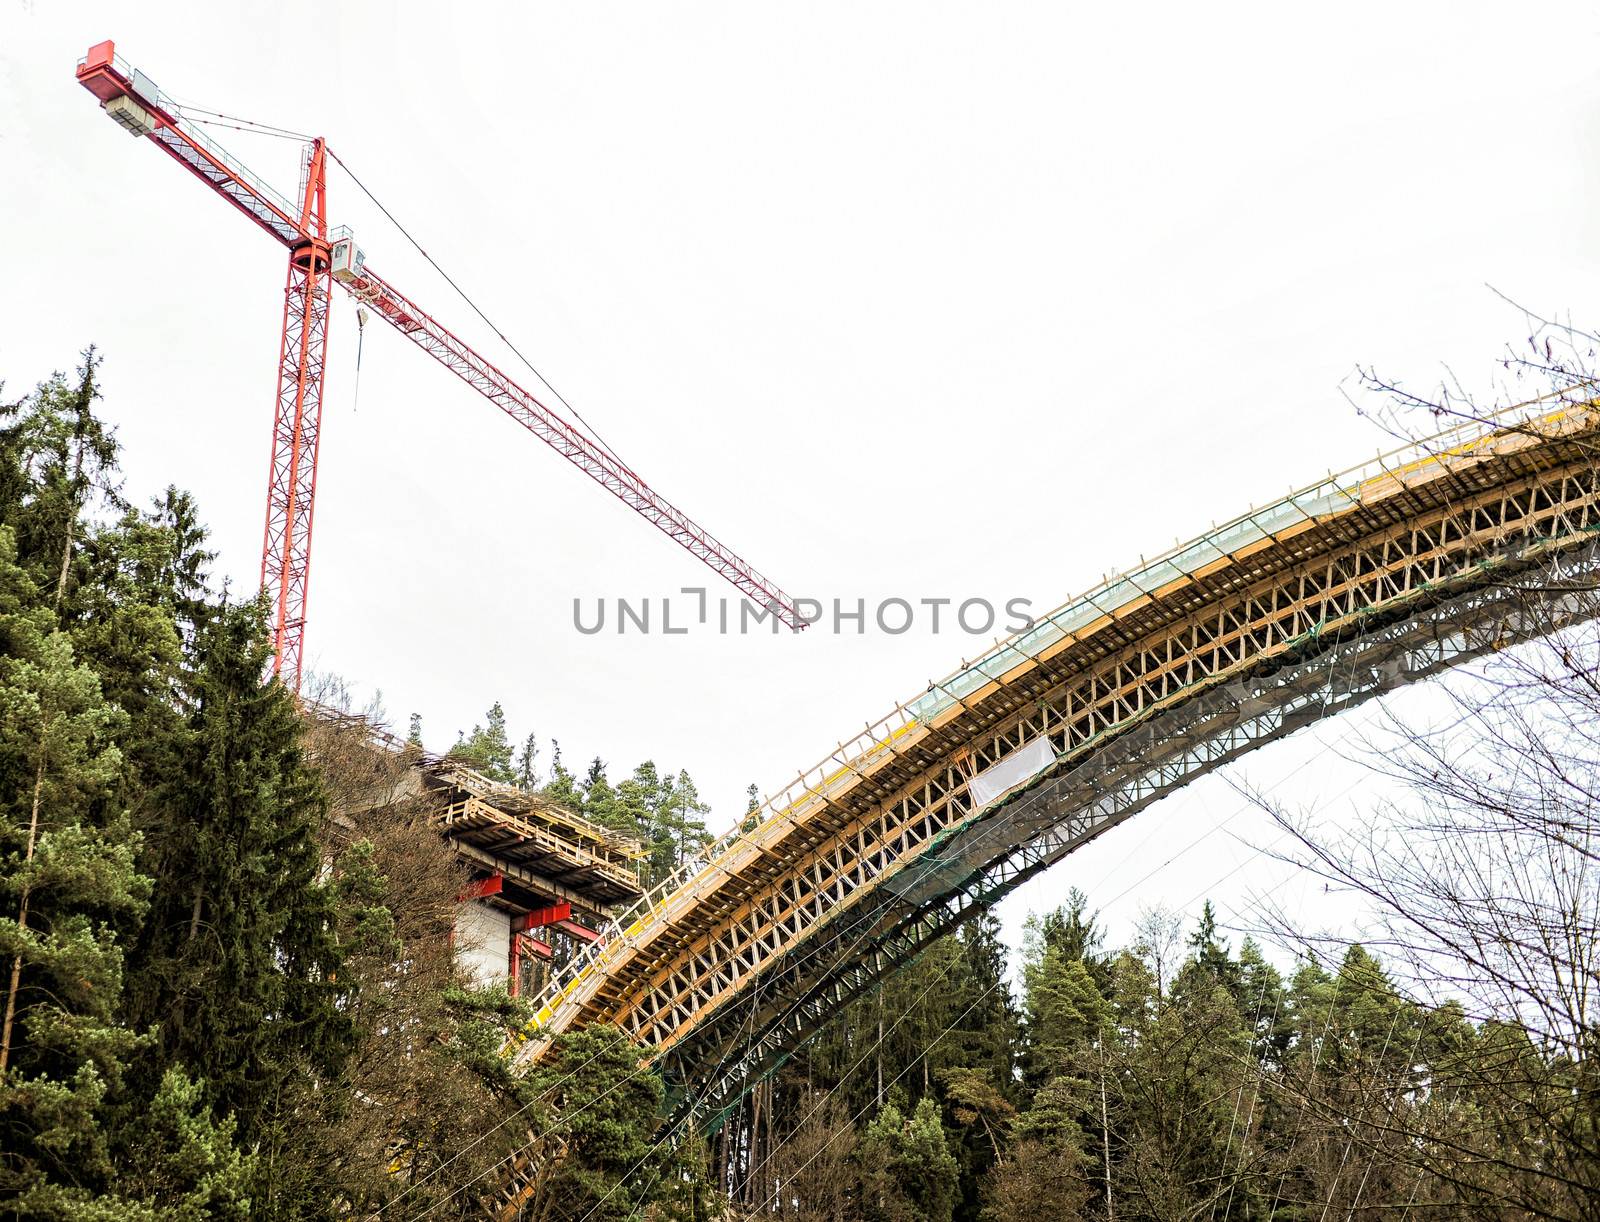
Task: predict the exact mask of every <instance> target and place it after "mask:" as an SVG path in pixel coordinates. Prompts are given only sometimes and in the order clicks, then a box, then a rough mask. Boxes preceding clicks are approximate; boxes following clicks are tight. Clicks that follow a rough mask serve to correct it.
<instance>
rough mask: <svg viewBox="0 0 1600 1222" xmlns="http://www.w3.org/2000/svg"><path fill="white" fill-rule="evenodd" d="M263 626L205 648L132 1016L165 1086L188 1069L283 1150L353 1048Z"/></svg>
mask: <svg viewBox="0 0 1600 1222" xmlns="http://www.w3.org/2000/svg"><path fill="white" fill-rule="evenodd" d="M263 614H264V613H263V608H262V606H261V605H260V604H258V603H252V604H245V605H236V606H232V607H224V608H222V609H220V610H219V611H218V612H217V614H216V615H215V616H214V617H213V619H212V620H211V622H210V623H208V624H207V625H206V626H205V627H204V629H203V630H202V632H201V633H200V636H199V638H198V640H197V642H196V653H197V661H196V666H195V669H194V672H193V674H192V676H191V677H190V681H189V689H188V693H187V701H188V704H189V706H190V708H191V709H192V712H191V714H190V716H189V717H188V719H187V724H186V726H185V728H184V734H183V740H182V746H181V750H180V752H179V770H178V772H177V773H176V774H175V775H174V776H173V777H172V778H171V780H170V782H169V783H168V784H167V785H166V786H164V787H163V790H162V794H161V805H162V807H163V809H164V811H165V812H166V818H167V820H168V823H169V826H170V827H171V829H172V830H173V834H171V835H169V836H166V837H164V838H163V839H162V840H161V842H160V843H159V844H158V845H157V846H155V847H154V850H153V851H152V853H150V854H149V861H150V869H151V872H152V873H153V874H154V876H155V878H156V882H157V887H156V894H155V898H154V901H153V902H152V904H151V908H150V913H149V916H148V918H147V920H146V922H145V927H144V931H143V934H142V936H141V938H140V939H139V942H138V943H137V946H136V949H135V952H134V954H133V955H132V957H131V959H132V962H131V969H132V970H131V972H130V981H129V1002H128V1013H129V1015H130V1018H132V1019H133V1021H135V1022H136V1023H137V1024H139V1025H140V1026H141V1027H143V1026H150V1027H154V1028H155V1029H156V1030H157V1032H158V1043H157V1048H156V1050H155V1052H154V1054H153V1055H152V1056H151V1057H150V1059H149V1067H148V1071H147V1072H148V1076H149V1078H150V1079H151V1080H152V1081H153V1082H159V1081H160V1080H161V1079H162V1077H163V1076H164V1075H165V1073H166V1071H167V1069H168V1068H170V1067H172V1066H174V1065H184V1066H187V1067H188V1068H189V1070H190V1071H191V1072H192V1073H194V1074H196V1075H197V1076H198V1077H199V1078H200V1079H202V1080H203V1081H204V1082H205V1085H206V1090H207V1092H208V1097H209V1098H210V1099H211V1100H212V1101H213V1103H214V1104H215V1105H216V1107H217V1108H218V1110H219V1113H228V1112H231V1113H234V1114H235V1115H236V1116H237V1119H238V1124H239V1131H240V1136H241V1138H242V1139H243V1140H245V1141H246V1142H249V1143H251V1144H253V1145H261V1146H263V1147H264V1148H266V1149H267V1150H269V1151H271V1150H272V1149H274V1147H275V1143H279V1142H283V1141H287V1140H289V1138H290V1137H292V1135H293V1132H294V1128H295V1123H296V1122H295V1118H294V1116H293V1114H292V1108H293V1101H294V1098H295V1095H296V1090H295V1089H294V1087H295V1086H296V1084H299V1085H302V1086H305V1087H314V1086H315V1084H316V1083H318V1082H326V1081H330V1080H332V1079H334V1078H335V1076H336V1075H337V1074H338V1072H339V1068H340V1065H341V1063H342V1060H343V1057H344V1054H345V1051H346V1049H347V1047H348V1042H349V1038H350V1033H349V1030H348V1024H347V1020H346V1018H345V1017H344V1016H343V1014H342V1013H341V1008H340V985H339V984H338V983H337V972H338V967H339V962H340V952H339V948H338V945H337V943H336V940H335V933H334V908H333V895H332V892H331V889H330V888H329V887H328V886H327V885H326V884H325V883H324V882H323V881H322V879H321V874H322V854H321V851H320V849H319V847H318V844H317V841H316V839H315V833H316V830H317V828H318V825H319V822H320V820H321V818H322V814H323V798H322V793H321V789H320V786H319V784H318V782H317V780H316V778H315V777H314V776H313V774H312V773H311V772H310V770H309V769H308V768H307V766H306V764H305V761H304V759H303V758H302V756H301V751H300V747H299V735H300V726H299V717H298V713H297V711H296V709H295V705H294V701H293V699H292V697H291V696H290V695H289V694H288V692H287V691H285V690H284V689H283V688H282V687H281V686H280V685H279V684H278V683H277V682H275V681H274V682H270V683H268V682H263V681H262V678H261V676H262V674H263V673H264V670H265V666H266V662H267V657H268V653H267V644H266V631H265V625H264V618H263ZM279 1182H281V1181H277V1180H275V1181H274V1183H273V1184H268V1185H266V1186H265V1188H266V1193H265V1196H266V1200H267V1203H268V1204H269V1205H270V1201H271V1196H272V1191H273V1190H274V1188H275V1186H276V1185H277V1184H278V1183H279Z"/></svg>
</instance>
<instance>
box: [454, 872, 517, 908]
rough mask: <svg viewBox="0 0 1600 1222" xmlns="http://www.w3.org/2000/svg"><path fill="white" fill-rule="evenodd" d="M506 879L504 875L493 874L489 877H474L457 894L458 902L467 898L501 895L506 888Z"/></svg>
mask: <svg viewBox="0 0 1600 1222" xmlns="http://www.w3.org/2000/svg"><path fill="white" fill-rule="evenodd" d="M505 885H506V880H505V877H504V876H503V875H500V874H491V875H489V877H488V878H479V879H474V880H473V881H472V882H470V883H468V884H467V885H466V886H465V887H463V888H462V890H461V894H459V895H457V896H456V902H457V903H465V902H466V901H467V900H481V899H483V898H484V897H485V896H489V895H499V894H500V892H501V891H502V890H504V889H505Z"/></svg>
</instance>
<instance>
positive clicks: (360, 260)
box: [332, 231, 367, 284]
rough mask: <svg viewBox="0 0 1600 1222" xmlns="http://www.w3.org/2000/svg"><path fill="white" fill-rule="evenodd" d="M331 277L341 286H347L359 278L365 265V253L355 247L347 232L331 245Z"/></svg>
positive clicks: (354, 242) (353, 240)
mask: <svg viewBox="0 0 1600 1222" xmlns="http://www.w3.org/2000/svg"><path fill="white" fill-rule="evenodd" d="M332 263H333V277H334V279H335V280H337V281H339V283H341V284H349V283H351V282H352V281H354V280H359V279H360V278H361V274H362V269H364V268H365V267H366V265H367V252H366V251H364V250H362V249H361V247H359V246H357V245H356V241H355V239H354V238H353V237H351V236H350V234H349V231H346V232H345V235H344V236H343V237H341V238H339V239H338V240H337V241H335V242H334V244H333V256H332Z"/></svg>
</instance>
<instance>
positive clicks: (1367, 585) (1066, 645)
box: [524, 403, 1600, 1055]
mask: <svg viewBox="0 0 1600 1222" xmlns="http://www.w3.org/2000/svg"><path fill="white" fill-rule="evenodd" d="M1597 425H1600V413H1597V411H1596V407H1595V405H1594V404H1587V403H1586V404H1579V405H1573V406H1570V407H1568V408H1566V409H1564V410H1562V411H1559V412H1556V413H1553V414H1551V415H1550V416H1548V417H1546V418H1544V419H1541V420H1539V421H1537V422H1536V424H1535V425H1532V426H1529V425H1521V426H1518V427H1516V428H1512V429H1505V430H1502V431H1499V432H1496V433H1492V434H1489V435H1487V436H1485V437H1480V438H1476V439H1473V440H1472V441H1471V442H1470V444H1466V445H1460V446H1455V447H1452V448H1451V449H1449V450H1448V451H1446V452H1444V453H1440V454H1432V455H1424V456H1422V457H1421V458H1418V459H1414V460H1411V461H1408V462H1406V463H1404V464H1401V465H1397V466H1395V467H1393V468H1392V469H1384V470H1380V471H1379V472H1378V473H1377V474H1375V475H1374V476H1371V477H1369V478H1366V479H1364V480H1362V481H1360V483H1359V484H1357V485H1356V486H1354V487H1351V488H1346V489H1339V490H1338V493H1339V495H1338V496H1337V497H1334V498H1331V499H1332V500H1334V501H1335V502H1336V507H1335V508H1333V509H1331V510H1329V511H1327V512H1316V511H1312V512H1307V513H1305V514H1303V515H1302V516H1301V517H1300V518H1299V519H1298V520H1295V521H1292V522H1289V523H1287V524H1278V525H1275V526H1274V528H1273V529H1271V530H1269V531H1265V532H1263V533H1261V534H1260V536H1259V537H1258V538H1255V539H1253V540H1251V541H1249V542H1248V543H1246V544H1244V545H1243V546H1240V547H1238V548H1236V549H1234V550H1232V551H1229V552H1227V553H1226V554H1222V555H1219V556H1218V557H1217V558H1216V559H1215V560H1214V561H1212V562H1210V563H1208V564H1205V565H1202V566H1199V567H1197V568H1195V569H1194V570H1193V571H1190V572H1185V573H1182V574H1180V575H1177V576H1175V577H1174V578H1173V579H1172V580H1170V581H1167V582H1166V583H1164V584H1162V585H1160V586H1158V587H1154V588H1149V589H1145V590H1142V591H1140V592H1139V594H1138V596H1137V597H1134V598H1131V599H1125V600H1124V601H1122V602H1121V603H1120V605H1117V606H1115V607H1112V608H1109V609H1108V610H1107V612H1106V613H1105V614H1104V615H1102V616H1099V617H1098V618H1096V619H1094V620H1093V621H1091V622H1089V623H1087V624H1085V625H1083V626H1081V627H1078V628H1077V629H1076V630H1074V631H1072V632H1070V633H1067V634H1065V635H1063V636H1062V637H1061V638H1060V639H1059V640H1056V641H1054V642H1052V643H1049V644H1048V645H1046V646H1044V647H1043V648H1040V649H1039V650H1037V651H1036V652H1033V653H1031V654H1028V655H1026V656H1022V657H1020V658H1019V659H1018V660H1017V664H1016V665H1014V666H1012V667H1011V668H1010V669H1009V670H1007V671H1006V672H1005V673H1002V674H995V675H992V677H991V676H983V677H982V678H983V681H982V682H981V683H980V684H978V685H976V686H975V687H973V688H972V690H969V691H965V692H963V693H961V694H960V695H959V698H957V699H954V700H950V701H948V702H946V704H947V707H945V708H943V709H942V710H937V711H935V712H933V713H932V714H931V715H929V716H927V717H926V718H925V719H918V720H917V722H916V724H914V725H911V726H909V727H907V728H906V729H905V730H904V731H903V732H897V733H896V735H895V736H894V738H893V739H892V741H890V740H885V741H883V742H878V743H874V744H872V747H871V749H870V750H867V751H864V752H862V753H861V754H860V755H859V756H858V757H857V758H856V760H854V761H851V762H850V763H849V766H847V767H845V768H842V769H841V770H840V772H839V774H838V775H837V776H836V777H833V778H830V779H829V783H828V784H827V786H826V787H825V789H821V790H820V791H819V790H813V791H812V793H811V794H810V795H809V796H808V800H807V801H805V802H804V803H803V804H801V805H800V806H799V807H798V808H796V809H793V810H791V811H789V812H778V815H777V817H772V818H769V819H767V820H766V821H765V822H764V823H763V824H762V826H761V827H760V828H759V829H758V830H757V832H756V834H754V835H752V836H749V837H745V838H743V839H742V840H740V841H738V842H736V843H735V844H734V845H733V846H731V847H730V848H729V849H728V850H727V851H726V852H724V853H723V854H722V855H721V856H719V857H718V858H717V859H716V860H714V861H713V862H712V863H711V864H710V865H709V866H708V867H707V868H706V869H705V870H703V871H702V872H701V873H700V874H699V875H698V876H696V877H695V878H693V879H691V880H690V881H689V882H688V883H687V884H686V885H685V886H684V887H683V888H681V889H680V890H679V891H678V892H677V893H675V894H673V895H670V896H667V897H665V898H664V900H663V901H662V902H661V903H660V904H659V905H658V906H657V908H656V909H655V910H654V911H652V912H650V913H649V914H647V915H646V916H645V917H644V918H643V919H641V920H640V921H639V922H638V923H637V925H636V927H633V928H630V929H629V930H626V931H623V932H622V933H621V934H620V935H619V936H618V937H617V939H616V942H615V944H614V945H613V946H611V947H609V948H608V952H607V955H606V957H605V959H604V960H603V961H602V963H601V966H600V967H599V968H598V969H597V970H594V971H592V972H590V973H589V974H588V976H587V978H580V979H579V980H578V981H576V982H573V983H570V984H568V985H567V986H566V987H565V989H564V992H563V994H562V995H561V996H560V997H558V998H556V999H554V1005H553V1007H552V1011H551V1018H550V1021H549V1022H547V1024H546V1028H545V1032H543V1033H542V1034H548V1032H551V1031H555V1030H559V1029H562V1028H564V1027H565V1026H567V1025H570V1024H572V1023H574V1022H585V1021H610V1022H616V1023H619V1024H621V1025H622V1026H623V1027H624V1028H625V1029H627V1030H629V1031H630V1032H632V1033H633V1034H634V1035H635V1036H636V1037H637V1038H639V1039H640V1040H641V1041H642V1042H648V1043H651V1044H654V1045H656V1046H657V1047H658V1048H659V1049H661V1050H663V1051H669V1052H670V1050H671V1049H672V1048H673V1047H674V1045H676V1044H677V1043H678V1042H679V1041H681V1040H683V1039H684V1038H685V1037H686V1036H688V1035H689V1034H690V1033H692V1032H694V1031H695V1030H696V1028H697V1027H699V1026H700V1025H701V1024H704V1023H706V1022H707V1021H708V1020H709V1019H711V1018H712V1017H713V1016H714V1015H717V1014H718V1013H719V1012H721V1011H723V1010H724V1009H725V1008H726V1007H728V1006H729V1005H730V1004H731V1003H732V1002H733V1001H734V1000H735V999H737V998H739V997H740V996H741V994H742V993H743V991H745V990H746V989H748V988H749V986H750V984H751V982H752V981H754V980H756V979H757V978H759V977H760V976H761V975H762V973H764V972H766V971H768V970H770V969H771V968H772V967H773V965H774V964H775V963H777V962H780V961H782V960H783V959H784V957H785V956H788V955H790V954H791V953H792V952H793V951H794V950H795V949H796V948H797V947H799V946H800V945H802V944H803V943H804V942H805V940H806V939H807V938H809V937H811V936H812V935H814V934H815V933H816V932H817V931H818V930H819V929H821V928H823V927H824V926H826V925H828V924H829V923H830V922H835V921H838V920H839V919H840V918H841V917H843V916H846V915H847V914H849V913H850V912H851V910H852V908H854V907H855V906H856V905H857V904H859V903H861V902H862V901H863V900H864V899H866V898H867V897H870V896H872V895H873V894H874V893H875V892H877V891H878V889H879V888H881V887H883V886H884V885H885V884H886V883H889V882H891V881H892V880H893V879H894V878H895V877H896V875H897V874H899V873H900V872H901V871H903V870H905V869H906V868H907V867H908V866H911V865H912V864H913V863H915V862H916V861H917V860H918V859H919V857H921V856H922V855H923V854H924V853H925V852H926V851H927V849H928V848H929V846H930V845H933V844H935V843H936V842H938V840H939V839H940V838H941V837H943V836H945V835H947V834H949V833H950V832H951V831H952V829H955V828H958V827H960V826H961V825H962V824H963V822H964V821H966V820H968V819H970V818H971V817H972V816H973V815H974V814H975V813H976V812H974V811H973V810H972V808H971V803H970V799H969V797H968V792H967V786H968V782H969V780H971V778H972V777H973V776H974V775H975V774H977V773H981V772H982V771H983V770H984V769H987V768H989V767H992V766H994V765H995V764H997V763H999V762H1000V761H1001V760H1003V759H1005V758H1007V757H1009V756H1012V755H1013V753H1015V752H1016V751H1018V750H1019V749H1021V748H1023V747H1025V746H1027V745H1028V744H1030V743H1032V742H1034V741H1035V740H1038V739H1041V738H1043V739H1045V740H1047V741H1048V743H1049V746H1050V749H1051V752H1052V753H1053V755H1054V757H1055V759H1056V760H1057V766H1056V768H1055V769H1052V770H1051V771H1050V772H1049V773H1046V774H1045V775H1044V776H1041V777H1040V778H1038V779H1039V780H1040V781H1043V780H1045V779H1047V778H1048V776H1050V775H1053V774H1054V773H1055V772H1057V771H1059V770H1060V769H1063V768H1066V767H1069V766H1070V765H1071V764H1072V763H1074V762H1075V761H1077V760H1080V759H1082V758H1083V757H1084V756H1085V755H1086V754H1087V753H1092V752H1094V751H1097V750H1099V749H1101V748H1102V747H1103V746H1104V745H1105V744H1107V743H1110V742H1112V741H1114V740H1115V739H1116V738H1117V736H1118V735H1120V734H1123V733H1125V732H1126V731H1127V730H1128V729H1129V728H1130V727H1133V726H1135V725H1138V724H1140V723H1141V722H1143V721H1145V720H1146V719H1148V718H1149V717H1151V716H1152V715H1154V714H1158V713H1160V712H1162V711H1164V710H1168V709H1172V708H1175V707H1178V706H1179V705H1181V704H1182V703H1183V702H1185V701H1189V700H1192V699H1194V698H1196V697H1197V696H1199V695H1201V694H1203V693H1205V692H1206V691H1208V690H1210V689H1212V688H1213V687H1215V686H1216V685H1219V684H1222V683H1225V682H1227V681H1229V680H1230V679H1232V678H1235V677H1237V676H1240V675H1242V674H1247V673H1252V672H1257V671H1260V670H1262V669H1263V668H1271V667H1273V666H1275V665H1281V664H1283V663H1284V661H1285V660H1287V659H1291V658H1294V657H1297V656H1300V655H1302V654H1304V653H1305V652H1307V651H1308V649H1309V650H1313V651H1314V649H1315V647H1316V642H1317V638H1318V637H1319V636H1326V637H1328V638H1329V639H1330V640H1331V639H1333V638H1335V637H1337V636H1339V635H1341V634H1344V635H1348V634H1351V633H1356V634H1359V633H1360V632H1361V631H1363V630H1364V627H1363V626H1364V625H1371V626H1374V627H1376V626H1378V625H1381V624H1382V623H1384V622H1385V614H1386V612H1388V611H1399V610H1402V609H1405V608H1409V607H1415V606H1420V605H1424V604H1427V603H1429V602H1433V601H1438V600H1439V599H1440V598H1443V597H1445V596H1446V595H1447V594H1449V593H1450V592H1453V591H1458V590H1460V589H1462V588H1465V587H1467V586H1470V585H1471V584H1472V583H1474V582H1490V581H1493V580H1495V579H1496V573H1497V570H1496V564H1497V563H1498V562H1500V561H1502V560H1503V559H1504V558H1505V557H1507V556H1510V555H1513V554H1519V555H1520V554H1524V553H1530V550H1538V549H1539V548H1543V547H1547V546H1553V547H1559V546H1566V545H1568V544H1576V543H1578V542H1580V541H1584V540H1587V539H1588V538H1589V537H1590V533H1591V532H1592V531H1594V530H1595V528H1596V525H1597V510H1596V495H1597V494H1596V478H1595V463H1594V450H1593V448H1592V447H1593V444H1594V442H1595V440H1596V430H1597ZM541 1044H542V1041H536V1042H534V1043H533V1044H531V1045H529V1046H528V1047H529V1049H530V1052H529V1053H525V1054H524V1055H536V1054H537V1051H538V1048H539V1047H540V1046H541Z"/></svg>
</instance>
